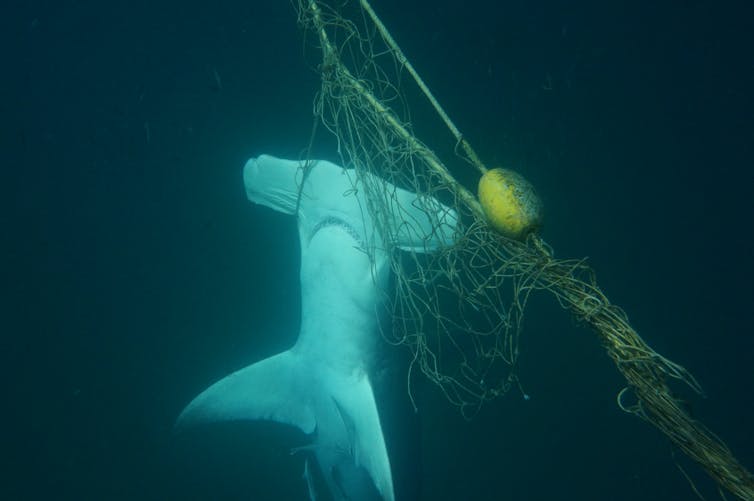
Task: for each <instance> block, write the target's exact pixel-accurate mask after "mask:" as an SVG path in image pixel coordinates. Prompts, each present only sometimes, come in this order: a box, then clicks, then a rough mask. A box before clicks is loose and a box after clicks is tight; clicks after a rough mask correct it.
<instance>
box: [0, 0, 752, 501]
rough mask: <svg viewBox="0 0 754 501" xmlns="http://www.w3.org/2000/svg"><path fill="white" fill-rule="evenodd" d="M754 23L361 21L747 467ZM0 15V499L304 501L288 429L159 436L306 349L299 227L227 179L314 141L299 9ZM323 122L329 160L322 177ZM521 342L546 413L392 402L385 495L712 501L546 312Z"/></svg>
mask: <svg viewBox="0 0 754 501" xmlns="http://www.w3.org/2000/svg"><path fill="white" fill-rule="evenodd" d="M745 5H746V3H745V2H741V3H739V4H736V3H734V2H703V1H693V0H686V1H660V2H636V1H616V2H602V1H597V0H575V1H565V0H562V1H554V0H549V1H542V2H529V1H523V0H516V1H503V2H499V1H491V0H469V1H467V2H462V3H459V2H447V1H429V0H413V1H410V2H407V1H398V0H391V1H376V0H375V2H374V7H375V9H376V10H377V12H378V14H380V16H381V17H382V19H383V21H384V22H385V24H386V25H387V26H388V28H389V29H390V30H391V32H392V34H393V36H394V38H395V39H396V40H397V41H398V43H399V44H400V45H401V46H402V48H403V50H404V52H405V53H406V54H407V55H408V57H409V58H410V59H411V60H412V62H413V63H414V65H415V67H416V68H417V70H418V71H419V72H420V73H421V74H422V76H423V77H424V79H425V80H426V82H427V83H428V84H429V86H430V87H431V88H432V89H433V91H434V92H435V94H436V96H437V98H438V99H439V101H440V102H441V103H443V105H444V106H445V109H446V111H447V112H448V113H449V114H450V115H451V117H452V118H453V119H454V121H455V122H456V124H457V125H458V126H459V128H460V129H461V130H462V131H463V132H464V134H465V136H466V137H467V138H469V140H470V141H471V143H472V144H473V145H474V146H475V148H476V149H477V150H478V152H479V153H480V155H481V156H482V158H483V159H484V160H485V162H487V163H488V164H491V165H501V166H505V167H509V168H513V169H516V170H518V171H519V172H521V173H522V174H523V175H525V176H526V177H527V178H528V179H529V180H530V181H531V182H532V183H533V184H534V185H535V186H536V187H537V189H538V192H539V193H540V195H541V197H542V198H543V200H544V204H545V208H546V225H545V227H544V230H543V237H544V239H545V240H546V241H547V242H549V243H550V244H551V245H552V246H553V248H554V249H555V254H556V256H557V257H584V256H588V258H589V260H588V262H589V263H590V264H591V265H592V266H593V267H594V269H595V270H596V272H597V277H598V283H599V284H600V285H601V286H602V287H603V289H604V290H605V291H606V292H607V294H608V296H609V297H610V298H611V299H613V301H614V302H615V303H616V304H618V305H620V306H621V307H623V308H624V309H625V311H626V312H627V314H628V316H629V318H630V320H631V322H632V325H633V326H634V327H635V328H636V329H637V330H638V332H639V333H640V334H641V335H642V337H643V338H644V339H645V340H646V341H647V342H648V343H649V344H650V345H651V346H653V347H654V348H655V349H656V350H657V351H658V352H659V353H661V354H663V355H665V356H667V357H668V358H670V359H671V360H674V361H676V362H678V363H680V364H682V365H684V366H685V367H686V368H688V369H689V370H690V371H691V372H692V373H693V374H694V375H695V376H696V378H697V379H698V380H699V382H700V383H701V384H702V386H703V388H704V389H705V391H706V393H707V396H706V398H699V397H696V396H694V395H688V400H689V408H690V410H691V412H693V415H694V416H696V417H697V418H699V419H700V420H701V421H702V422H704V423H705V424H707V425H708V426H709V427H710V428H711V429H712V430H713V431H714V432H715V433H717V434H718V435H719V436H720V437H721V438H722V439H723V440H724V441H725V442H726V443H727V444H728V445H729V446H730V447H731V449H732V450H733V451H734V453H735V454H736V456H737V457H738V459H739V460H740V461H742V462H743V463H744V464H745V465H746V466H748V468H750V469H751V468H754V433H753V432H752V423H754V394H753V392H752V383H753V382H754V364H753V362H754V356H753V355H752V350H754V342H753V341H752V334H754V331H753V330H752V324H751V317H752V310H753V304H754V292H753V291H754V286H753V285H752V280H753V279H754V270H753V267H752V257H753V256H754V245H753V244H752V229H754V225H753V224H752V217H753V216H754V202H753V200H754V182H753V181H754V175H753V174H752V171H753V168H754V151H753V148H754V146H753V145H754V126H753V125H752V117H753V116H754V115H753V113H752V112H754V103H753V102H752V88H754V76H753V73H754V55H753V54H754V32H753V30H751V29H750V20H751V18H750V16H748V15H747V8H746V7H745ZM0 11H2V12H0V14H1V15H0V27H1V29H0V33H2V35H0V36H2V40H1V41H2V47H3V48H4V57H3V77H2V78H1V79H0V91H1V92H2V97H3V98H2V100H0V110H1V111H2V114H1V115H0V116H1V117H2V119H1V120H0V124H1V125H0V127H2V130H0V141H1V142H2V151H3V157H4V158H3V164H2V189H3V191H4V196H3V203H4V205H5V209H4V210H3V211H2V213H3V227H4V232H3V234H4V237H3V245H2V250H3V259H2V261H3V284H4V289H6V292H5V293H4V294H3V296H4V300H3V310H4V311H5V312H4V313H3V317H4V320H5V321H4V322H3V328H2V343H3V350H2V351H3V355H4V356H5V357H6V358H7V360H6V362H4V364H3V366H4V369H5V376H4V377H3V379H4V382H5V391H4V396H5V398H4V404H3V412H2V415H3V417H2V419H3V422H4V423H5V424H4V425H3V443H2V448H3V452H4V454H3V456H4V466H3V477H4V480H3V482H2V485H0V497H2V498H3V499H306V487H305V485H304V482H303V481H302V480H301V478H300V477H301V473H302V471H303V465H302V459H301V457H300V456H295V455H294V456H292V455H290V454H289V450H290V449H291V448H292V447H294V446H296V445H300V444H301V440H302V437H301V436H299V435H298V434H297V433H294V432H292V431H290V430H288V429H286V428H285V427H283V426H279V425H275V424H270V423H254V424H251V425H249V424H246V425H241V424H234V425H218V426H213V427H209V428H206V429H203V430H201V431H197V432H192V433H190V434H187V435H185V436H175V435H174V434H173V433H172V425H173V422H174V420H175V418H176V417H177V415H178V414H179V412H180V411H181V409H182V408H183V406H184V405H186V404H187V403H188V402H189V401H190V400H191V398H193V397H194V396H195V395H196V394H197V393H198V392H200V391H201V390H203V389H204V388H205V387H207V386H208V385H209V384H210V383H212V382H214V381H216V380H217V379H219V378H221V377H223V376H225V375H227V374H228V373H230V372H232V371H234V370H237V369H239V368H241V367H243V366H245V365H248V364H249V363H251V362H254V361H257V360H260V359H262V358H265V357H267V356H270V355H272V354H274V353H277V352H279V351H282V350H284V349H287V348H288V347H290V345H291V344H292V343H293V341H294V340H295V338H296V335H297V329H298V322H299V311H298V308H299V297H298V294H299V292H298V236H297V232H296V224H295V221H294V219H293V218H291V217H288V216H284V215H280V214H277V213H273V212H272V211H269V210H267V209H264V208H262V207H258V206H254V205H252V204H250V203H249V202H248V201H247V200H246V198H245V193H244V190H243V185H242V182H241V168H242V166H243V164H244V162H245V161H246V159H247V158H248V157H250V156H255V155H258V154H261V153H270V154H274V155H278V156H283V157H291V158H296V157H298V156H299V155H300V154H301V153H302V151H303V150H304V148H305V147H306V146H307V144H308V141H309V137H310V133H311V129H312V100H313V97H314V94H315V92H316V91H317V88H318V77H317V75H316V73H315V72H314V71H313V68H314V67H315V66H316V64H317V63H318V60H317V58H316V53H315V52H314V51H313V50H311V47H309V48H306V46H305V43H304V36H303V34H302V33H301V31H300V30H299V29H298V27H297V25H296V15H295V12H294V9H293V7H292V5H291V4H290V3H289V2H287V1H273V0H255V1H237V0H214V1H213V2H190V1H189V2H186V1H184V2H175V1H150V2H146V1H140V0H133V1H130V2H127V3H126V2H97V1H93V0H77V1H73V0H56V1H52V0H47V1H41V0H27V1H18V0H9V1H6V2H4V4H3V7H1V8H0ZM323 130H324V129H322V128H320V133H319V134H318V136H317V138H316V141H315V145H314V151H315V152H316V154H317V155H318V156H320V157H322V158H331V159H335V158H336V157H335V148H334V142H333V141H332V139H331V138H330V137H328V136H327V134H326V133H325V132H324V131H323ZM450 141H451V139H450V138H449V136H444V135H441V134H438V135H437V136H435V137H431V138H428V139H427V142H429V143H430V144H448V143H449V142H450ZM469 186H470V187H473V181H471V182H470V184H469ZM524 329H525V330H524V335H523V338H522V344H521V349H522V355H521V381H522V385H523V387H524V389H525V391H526V393H527V394H528V395H530V396H531V398H530V400H525V399H524V398H522V395H521V394H520V393H517V392H515V391H514V392H511V393H510V394H508V395H507V396H506V397H504V398H502V399H500V400H498V401H495V402H492V403H490V404H488V405H485V406H484V407H483V408H482V409H481V410H480V411H479V412H478V413H477V415H476V416H475V417H474V418H473V419H472V420H470V421H467V420H465V419H463V418H462V417H461V415H460V413H459V412H458V410H457V409H456V408H454V407H452V406H450V405H449V404H448V403H447V402H446V401H445V399H444V397H443V396H442V395H441V394H440V392H439V391H438V390H437V389H436V388H435V387H434V386H432V385H431V384H430V383H429V382H427V381H426V380H424V379H423V378H420V377H415V378H414V379H413V381H412V388H413V391H414V393H415V395H416V396H417V399H418V400H417V403H418V406H419V412H418V414H417V415H411V412H410V411H409V412H405V409H403V410H400V409H397V410H396V409H391V408H387V409H385V410H384V411H383V410H381V412H383V413H384V414H385V416H384V419H385V421H386V423H385V428H386V434H387V441H388V443H389V446H390V447H391V451H398V452H391V454H393V456H392V457H391V461H392V462H393V466H394V477H395V481H396V489H397V491H398V499H425V500H430V499H431V500H441V499H443V500H444V499H448V500H456V499H479V500H493V499H494V500H498V499H499V500H540V499H580V500H592V499H594V500H597V499H600V500H604V499H615V500H624V499H626V500H627V499H645V500H661V499H662V500H665V499H693V498H694V494H693V492H692V490H691V488H690V487H689V484H688V483H687V481H686V479H685V478H684V476H683V474H682V473H681V472H680V471H679V470H678V468H677V465H680V466H681V467H683V469H684V470H685V471H686V472H687V473H688V474H689V476H690V477H691V478H693V479H694V481H695V483H696V486H697V488H698V489H699V490H700V491H701V492H702V493H703V494H705V495H706V496H708V499H714V498H715V497H716V496H717V494H716V489H715V486H714V484H713V483H712V482H711V481H710V480H709V479H708V478H707V477H706V475H705V474H704V473H703V472H700V470H699V469H698V468H697V467H696V466H694V465H692V464H690V463H689V461H688V460H686V459H685V458H684V457H683V456H682V454H681V453H679V452H677V451H674V448H673V447H672V446H671V445H670V444H669V442H668V441H667V440H666V439H665V438H664V437H663V436H661V435H660V434H659V432H657V431H655V430H654V429H653V428H652V427H650V426H649V425H647V424H645V423H643V422H640V421H639V420H638V419H636V418H634V417H632V416H629V415H627V414H625V413H623V412H622V411H621V410H620V409H619V408H618V406H617V405H616V402H615V397H616V395H617V393H618V392H619V391H620V389H621V388H622V387H623V384H624V382H623V380H622V378H621V377H620V376H619V374H618V373H617V371H616V369H615V367H614V366H613V364H612V362H611V361H610V360H609V359H608V357H607V356H606V354H605V352H604V350H603V349H602V348H601V347H600V345H599V343H598V341H597V338H596V336H595V335H594V334H593V333H592V332H590V331H589V330H588V329H586V328H584V327H583V326H580V325H578V324H577V323H576V322H574V321H573V320H572V319H571V318H570V317H569V315H568V314H567V313H566V312H565V311H563V310H561V309H560V307H559V306H558V305H557V303H556V302H555V301H554V299H553V298H552V297H551V296H550V295H548V294H545V293H539V294H536V295H535V296H534V298H533V299H532V302H531V303H530V305H529V307H528V310H527V316H526V319H525V325H524ZM391 350H393V351H394V352H395V356H396V357H398V358H400V357H405V356H406V351H407V350H406V349H405V348H391ZM390 377H392V379H393V380H394V381H393V384H392V385H391V386H388V387H387V389H385V386H383V389H382V390H380V391H381V392H383V393H386V394H388V393H389V394H390V396H391V397H393V400H396V401H399V402H402V405H403V406H404V407H408V403H407V400H406V397H405V393H406V381H405V374H393V375H392V376H390ZM378 405H379V404H378ZM396 405H401V404H396ZM404 414H407V415H408V418H407V420H406V423H407V424H406V426H405V427H403V426H402V424H401V420H400V419H398V418H396V419H395V420H391V417H393V416H400V415H404Z"/></svg>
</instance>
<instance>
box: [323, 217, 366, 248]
mask: <svg viewBox="0 0 754 501" xmlns="http://www.w3.org/2000/svg"><path fill="white" fill-rule="evenodd" d="M332 227H334V228H338V229H340V230H342V231H344V232H346V233H347V234H348V235H349V236H350V237H351V238H353V239H354V240H355V241H356V244H357V247H359V248H360V249H366V248H367V247H366V242H364V239H363V238H362V236H361V235H360V234H359V232H358V231H356V228H354V227H353V226H351V225H350V224H348V223H347V222H345V221H344V220H342V219H340V218H337V217H335V216H328V217H326V218H324V219H322V220H321V221H320V222H318V223H317V224H316V225H315V226H314V228H313V229H312V231H311V233H310V235H309V241H311V240H312V239H313V238H314V236H315V235H316V234H317V232H319V231H320V230H321V229H323V228H332Z"/></svg>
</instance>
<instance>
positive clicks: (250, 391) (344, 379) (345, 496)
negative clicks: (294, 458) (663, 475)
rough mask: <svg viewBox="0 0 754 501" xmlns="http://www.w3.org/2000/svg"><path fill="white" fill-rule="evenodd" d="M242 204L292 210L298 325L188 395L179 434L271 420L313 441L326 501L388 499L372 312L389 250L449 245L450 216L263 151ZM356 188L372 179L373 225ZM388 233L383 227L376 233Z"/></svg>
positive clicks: (335, 169) (453, 219)
mask: <svg viewBox="0 0 754 501" xmlns="http://www.w3.org/2000/svg"><path fill="white" fill-rule="evenodd" d="M243 179H244V185H245V188H246V194H247V197H248V199H249V200H250V201H252V202H254V203H256V204H261V205H264V206H267V207H269V208H272V209H274V210H276V211H280V212H283V213H285V214H290V215H296V216H297V217H298V230H299V238H300V244H301V271H300V278H301V308H302V310H301V327H300V332H299V336H298V339H297V341H296V342H295V344H294V346H293V347H292V348H290V349H289V350H287V351H284V352H282V353H279V354H277V355H274V356H272V357H270V358H267V359H265V360H262V361H259V362H257V363H254V364H252V365H250V366H248V367H246V368H244V369H241V370H239V371H237V372H235V373H233V374H231V375H229V376H227V377H225V378H224V379H222V380H220V381H218V382H217V383H215V384H213V385H212V386H210V387H209V388H208V389H207V390H205V391H204V392H202V393H201V394H200V395H199V396H197V397H196V398H195V399H194V400H193V401H192V402H191V403H189V405H188V406H187V407H186V408H185V409H184V410H183V412H182V413H181V415H180V417H179V418H178V421H177V424H176V426H177V427H178V428H179V429H182V428H186V427H188V426H192V425H196V424H199V423H208V422H218V421H239V420H271V421H276V422H279V423H284V424H287V425H291V426H294V427H296V428H298V429H299V430H301V431H302V432H304V433H305V434H307V435H308V436H309V437H310V438H311V444H309V445H307V446H306V447H305V448H302V449H305V450H306V451H311V455H307V459H306V461H305V465H304V478H305V480H306V481H307V486H308V489H309V491H308V492H309V496H310V498H312V499H314V498H315V497H316V495H317V494H316V489H315V485H314V482H313V481H312V480H311V478H312V476H311V467H310V458H311V457H313V460H314V461H315V462H316V464H317V465H318V467H319V471H320V473H321V477H322V478H324V483H325V484H326V486H327V489H328V490H329V495H330V496H331V497H332V498H333V499H336V500H362V499H383V500H387V501H392V500H393V499H394V491H393V480H392V474H391V469H390V461H389V459H388V453H387V448H386V446H385V438H384V436H383V432H382V427H381V425H380V418H379V414H378V411H377V403H376V402H375V397H374V393H373V391H372V384H371V382H370V371H371V370H372V369H373V366H372V365H373V360H374V356H375V352H376V350H377V349H378V345H379V343H380V341H381V339H380V336H381V333H380V331H379V325H378V313H379V311H380V307H381V305H382V304H383V303H384V298H385V295H386V294H385V291H386V290H387V286H388V285H389V279H390V264H389V255H388V253H389V252H390V249H392V248H395V247H397V248H400V249H402V250H406V251H410V252H432V251H433V250H436V249H438V248H440V247H443V246H447V245H451V244H452V243H453V239H454V237H455V231H456V230H455V229H456V225H457V215H456V213H455V212H454V211H453V210H452V209H450V208H448V207H446V206H444V205H443V204H442V203H440V202H438V201H437V200H435V199H434V198H432V197H428V196H421V195H417V194H414V193H411V192H409V191H406V190H403V189H401V188H398V187H396V186H393V185H391V184H389V183H387V182H385V181H383V180H381V179H379V178H376V177H375V176H373V175H371V174H368V173H360V174H359V175H358V176H357V174H356V171H355V170H354V169H345V168H342V167H340V166H338V165H336V164H334V163H331V162H328V161H324V160H319V161H306V162H303V161H294V160H284V159H280V158H275V157H272V156H268V155H262V156H259V157H258V158H252V159H250V160H249V161H248V162H247V163H246V165H245V167H244V170H243ZM366 183H381V184H371V186H380V187H381V190H382V193H383V196H382V198H381V200H380V202H381V203H380V206H381V207H383V208H384V209H383V212H384V211H387V214H385V213H381V214H379V215H378V217H379V223H378V221H376V218H375V217H374V216H373V212H371V210H370V209H373V206H370V205H369V200H368V197H367V195H366V192H367V190H366V189H365V186H366ZM385 228H387V230H385Z"/></svg>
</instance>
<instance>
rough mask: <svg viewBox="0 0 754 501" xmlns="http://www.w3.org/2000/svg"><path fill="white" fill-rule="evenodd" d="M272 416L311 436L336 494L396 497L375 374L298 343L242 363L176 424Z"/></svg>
mask: <svg viewBox="0 0 754 501" xmlns="http://www.w3.org/2000/svg"><path fill="white" fill-rule="evenodd" d="M249 420H270V421H276V422H279V423H284V424H288V425H291V426H295V427H296V428H298V429H300V430H301V431H303V432H304V433H306V434H313V441H312V444H311V445H309V446H306V447H304V448H302V449H305V450H311V451H312V453H313V454H314V457H315V458H316V460H317V462H318V463H319V467H320V470H321V472H322V475H323V477H324V479H325V481H326V484H327V485H328V487H329V489H330V491H331V495H332V496H333V497H334V498H335V499H339V500H340V499H343V500H358V499H365V494H364V493H370V492H372V493H374V494H375V496H367V497H375V498H382V499H385V500H390V501H392V500H393V483H392V475H391V472H390V463H389V460H388V456H387V449H386V446H385V440H384V437H383V435H382V427H381V426H380V420H379V416H378V414H377V406H376V404H375V400H374V394H373V392H372V386H371V384H370V382H369V378H368V377H367V375H366V373H365V372H363V371H353V373H345V372H342V371H336V370H333V369H332V368H330V367H324V366H322V364H319V363H316V362H315V363H312V361H311V360H310V359H309V357H306V356H305V355H303V354H301V353H298V352H297V351H296V350H295V349H292V350H288V351H285V352H283V353H280V354H278V355H275V356H273V357H270V358H268V359H265V360H262V361H261V362H258V363H256V364H253V365H250V366H248V367H246V368H244V369H241V370H239V371H237V372H235V373H233V374H231V375H229V376H227V377H226V378H224V379H222V380H220V381H218V382H217V383H215V384H213V385H212V386H210V387H209V388H208V389H206V390H205V391H203V392H202V393H201V394H199V396H197V397H196V398H195V399H194V400H193V401H192V402H191V403H190V404H189V405H188V406H187V407H186V408H185V409H184V410H183V412H182V413H181V415H180V416H179V417H178V420H177V422H176V429H177V430H183V429H186V428H189V427H192V426H194V425H199V424H203V423H211V422H222V421H249Z"/></svg>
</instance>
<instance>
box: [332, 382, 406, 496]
mask: <svg viewBox="0 0 754 501" xmlns="http://www.w3.org/2000/svg"><path fill="white" fill-rule="evenodd" d="M332 398H333V401H334V403H335V406H336V408H337V411H338V414H339V415H340V418H341V419H342V421H343V426H344V428H345V430H346V433H347V434H348V438H349V443H350V446H351V448H350V449H351V450H350V454H351V456H352V460H353V464H352V465H345V464H344V465H341V468H340V470H339V472H338V476H339V478H335V479H334V480H335V482H336V483H337V484H338V485H340V486H341V488H344V490H345V491H346V492H349V491H350V492H353V489H354V488H353V487H349V486H352V485H354V484H363V482H361V481H360V480H359V477H360V476H361V475H363V474H364V471H365V472H366V473H367V474H368V475H369V477H371V479H372V482H374V487H376V488H377V491H379V494H380V496H381V497H382V499H385V500H388V501H391V500H392V499H393V496H394V495H393V477H392V474H391V472H390V461H389V460H388V455H387V447H386V446H385V438H384V437H383V434H382V426H381V425H380V418H379V415H378V413H377V405H376V404H375V400H374V394H373V392H372V385H371V384H370V383H369V378H367V377H366V375H364V376H362V377H359V378H356V380H355V381H354V380H353V379H349V380H348V383H347V384H346V385H342V386H340V387H339V388H337V389H334V391H333V394H332ZM332 473H333V474H335V473H336V472H332ZM361 492H362V493H364V492H367V491H365V490H363V489H362V490H361ZM362 496H363V494H362ZM351 497H354V496H351ZM368 497H370V498H371V496H368Z"/></svg>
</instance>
